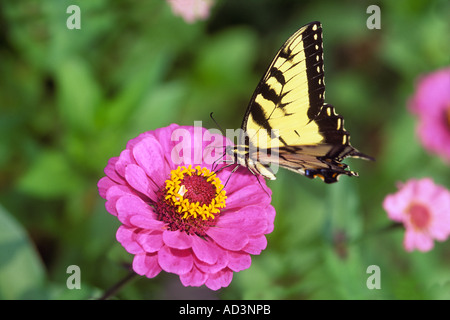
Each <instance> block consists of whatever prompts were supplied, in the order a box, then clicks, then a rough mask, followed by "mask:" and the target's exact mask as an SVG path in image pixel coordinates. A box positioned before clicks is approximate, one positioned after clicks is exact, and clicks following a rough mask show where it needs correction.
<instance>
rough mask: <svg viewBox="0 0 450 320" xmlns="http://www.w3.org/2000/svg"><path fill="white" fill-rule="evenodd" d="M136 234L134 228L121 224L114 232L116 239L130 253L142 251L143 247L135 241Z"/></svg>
mask: <svg viewBox="0 0 450 320" xmlns="http://www.w3.org/2000/svg"><path fill="white" fill-rule="evenodd" d="M136 236H137V230H136V228H132V227H127V226H123V225H122V226H120V227H119V229H117V233H116V239H117V241H119V242H120V244H122V246H123V247H124V248H125V250H127V251H128V252H129V253H132V254H137V253H143V252H144V249H143V248H142V247H141V246H140V245H139V243H138V242H137V241H136Z"/></svg>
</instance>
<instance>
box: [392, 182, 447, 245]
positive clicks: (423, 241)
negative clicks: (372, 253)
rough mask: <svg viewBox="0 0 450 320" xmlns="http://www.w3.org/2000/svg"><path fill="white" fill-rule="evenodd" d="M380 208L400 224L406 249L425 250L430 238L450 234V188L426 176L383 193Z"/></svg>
mask: <svg viewBox="0 0 450 320" xmlns="http://www.w3.org/2000/svg"><path fill="white" fill-rule="evenodd" d="M383 208H384V209H385V210H386V211H387V214H388V217H389V218H390V219H392V220H394V221H397V222H401V223H403V224H404V226H405V229H406V231H405V237H404V241H403V245H404V247H405V249H406V251H413V250H414V249H418V250H419V251H423V252H424V251H429V250H431V249H432V248H433V246H434V242H433V239H435V240H438V241H444V240H446V239H447V238H448V236H449V235H450V191H449V190H447V189H446V188H445V187H443V186H440V185H436V184H435V183H434V182H433V180H431V179H430V178H424V179H421V180H415V179H411V180H409V181H407V182H406V183H405V184H401V185H399V190H398V191H397V192H396V193H394V194H390V195H388V196H386V198H385V199H384V202H383Z"/></svg>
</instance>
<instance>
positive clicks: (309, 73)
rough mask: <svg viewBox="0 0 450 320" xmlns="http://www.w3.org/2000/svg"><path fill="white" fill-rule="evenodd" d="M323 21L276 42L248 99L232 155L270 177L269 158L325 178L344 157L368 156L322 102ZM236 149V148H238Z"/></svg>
mask: <svg viewBox="0 0 450 320" xmlns="http://www.w3.org/2000/svg"><path fill="white" fill-rule="evenodd" d="M324 99H325V82H324V67H323V46H322V26H321V24H320V22H312V23H309V24H307V25H305V26H303V27H302V28H300V29H299V30H298V31H297V32H296V33H294V34H293V35H292V36H291V37H290V38H289V39H288V40H287V41H286V42H285V44H284V45H283V46H282V47H281V49H280V50H279V51H278V53H277V55H276V56H275V58H274V60H273V61H272V63H271V65H270V66H269V68H268V69H267V71H266V73H265V74H264V76H263V78H262V79H261V81H260V82H259V84H258V86H257V88H256V90H255V92H254V93H253V96H252V99H251V100H250V103H249V106H248V108H247V111H246V114H245V117H244V120H243V122H242V132H243V134H241V137H240V138H239V146H238V147H236V148H235V149H234V150H233V154H234V157H235V160H236V161H237V162H238V163H239V164H241V165H244V166H247V167H248V168H249V169H250V170H251V171H252V172H256V173H260V174H262V175H263V176H264V177H266V178H269V179H275V176H274V174H273V173H272V172H271V170H270V169H269V166H268V164H269V163H270V162H273V161H274V159H277V162H278V165H280V166H281V167H284V168H286V169H289V170H292V171H295V172H298V173H301V174H303V175H305V176H307V177H309V178H314V177H320V178H321V179H322V180H324V181H325V182H327V183H331V182H335V181H337V179H338V177H339V175H340V174H346V175H349V176H352V175H357V173H355V172H352V171H349V170H346V169H347V165H345V164H343V163H341V161H342V160H343V159H344V158H345V157H360V158H366V159H371V158H370V157H368V156H366V155H364V154H362V153H360V152H358V151H357V150H356V149H354V148H353V147H352V146H351V145H350V142H349V134H348V132H347V131H345V129H344V120H343V118H342V117H341V116H339V115H337V114H336V113H335V110H334V107H333V106H331V105H328V104H325V103H324ZM238 149H239V150H240V152H238Z"/></svg>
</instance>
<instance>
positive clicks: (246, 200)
mask: <svg viewBox="0 0 450 320" xmlns="http://www.w3.org/2000/svg"><path fill="white" fill-rule="evenodd" d="M231 179H232V178H231ZM227 196H228V198H227V209H228V208H242V207H247V206H251V205H258V206H264V205H268V204H269V203H270V198H269V197H268V196H267V194H266V193H265V192H264V190H263V189H262V188H261V186H260V185H259V184H258V183H257V185H254V184H253V185H249V186H246V187H244V188H242V189H240V190H239V192H233V193H230V194H228V193H227Z"/></svg>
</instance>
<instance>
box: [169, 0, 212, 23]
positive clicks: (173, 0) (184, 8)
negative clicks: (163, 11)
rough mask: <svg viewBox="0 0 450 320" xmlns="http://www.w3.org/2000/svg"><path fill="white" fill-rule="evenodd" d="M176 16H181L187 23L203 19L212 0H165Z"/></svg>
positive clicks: (206, 15) (207, 15) (207, 13)
mask: <svg viewBox="0 0 450 320" xmlns="http://www.w3.org/2000/svg"><path fill="white" fill-rule="evenodd" d="M167 2H168V3H169V4H170V6H171V7H172V12H173V14H174V15H176V16H181V17H182V18H183V19H184V21H186V22H187V23H193V22H195V21H196V20H205V19H207V18H208V17H209V9H210V7H211V6H212V5H213V1H212V0H167Z"/></svg>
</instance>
